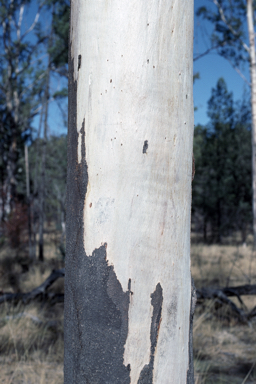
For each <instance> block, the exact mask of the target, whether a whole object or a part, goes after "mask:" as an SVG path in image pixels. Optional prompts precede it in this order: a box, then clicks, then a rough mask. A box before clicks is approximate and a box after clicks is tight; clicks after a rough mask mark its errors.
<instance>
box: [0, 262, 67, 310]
mask: <svg viewBox="0 0 256 384" xmlns="http://www.w3.org/2000/svg"><path fill="white" fill-rule="evenodd" d="M64 276H65V270H64V268H62V269H54V270H53V271H52V272H51V274H50V276H48V277H47V279H46V280H45V281H44V282H43V283H42V284H41V285H39V287H37V288H34V289H33V290H32V291H30V292H26V293H21V292H18V293H10V292H6V293H3V294H2V295H1V296H0V304H2V303H6V302H13V303H17V302H20V301H21V302H23V304H28V303H29V302H30V301H31V300H35V299H38V300H47V301H49V300H50V301H51V302H52V301H54V300H55V302H57V301H58V302H59V301H63V300H64V295H63V294H62V295H61V296H60V294H55V293H53V292H47V290H48V288H50V286H51V285H52V284H53V283H54V282H55V281H56V280H57V279H59V278H60V277H64ZM57 298H59V300H57ZM56 300H57V301H56Z"/></svg>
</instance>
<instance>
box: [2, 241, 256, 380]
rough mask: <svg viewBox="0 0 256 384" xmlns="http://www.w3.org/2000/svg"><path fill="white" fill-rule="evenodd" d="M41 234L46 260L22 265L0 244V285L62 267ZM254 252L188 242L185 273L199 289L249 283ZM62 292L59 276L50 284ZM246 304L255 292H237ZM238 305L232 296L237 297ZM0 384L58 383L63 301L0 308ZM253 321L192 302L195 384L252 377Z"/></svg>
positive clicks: (37, 280)
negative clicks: (188, 267)
mask: <svg viewBox="0 0 256 384" xmlns="http://www.w3.org/2000/svg"><path fill="white" fill-rule="evenodd" d="M56 236H57V235H56V234H54V235H48V236H47V238H46V261H45V262H44V263H43V264H40V263H35V264H34V265H33V266H29V270H27V267H28V264H29V263H28V260H27V259H26V257H25V256H24V255H23V254H22V253H21V254H14V253H13V251H11V250H10V248H8V247H2V248H1V251H0V290H2V291H9V292H17V291H22V292H25V291H29V290H31V289H33V288H34V287H35V286H38V285H39V284H41V283H42V282H43V281H44V280H45V278H46V277H47V276H48V275H49V274H50V272H51V270H52V269H53V268H61V267H63V261H62V259H61V256H60V254H59V252H58V248H57V246H56V245H55V244H56V243H57V241H56V238H57V237H56ZM255 256H256V255H255V254H253V252H252V251H251V247H249V246H248V247H243V246H232V245H222V246H218V245H212V246H206V245H202V244H193V245H192V265H191V270H192V275H193V277H194V280H195V284H196V286H197V287H198V288H200V287H202V286H215V287H216V286H225V285H230V286H231V285H239V284H247V283H252V284H256V257H255ZM51 290H53V291H55V292H63V279H59V280H58V281H56V282H55V284H54V285H53V286H52V287H51ZM243 299H244V304H245V305H246V306H247V307H248V309H250V308H253V307H254V306H255V305H256V297H244V298H243ZM236 304H238V302H236ZM0 309H1V312H0V372H1V374H0V384H21V383H24V384H60V383H63V304H55V305H53V306H49V305H42V304H40V303H31V304H30V305H26V306H23V305H21V304H20V305H17V306H13V305H5V306H1V307H0ZM255 345H256V321H254V320H253V321H252V322H251V324H250V325H244V324H240V323H239V322H238V320H237V319H236V317H235V316H234V315H233V314H232V313H231V312H230V310H229V309H228V308H226V307H219V306H218V305H217V304H216V303H215V302H214V301H208V302H205V303H204V304H203V305H198V306H197V308H196V313H195V319H194V357H195V383H196V384H225V383H231V384H252V383H254V384H255V383H256V347H255Z"/></svg>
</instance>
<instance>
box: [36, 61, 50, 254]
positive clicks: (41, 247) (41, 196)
mask: <svg viewBox="0 0 256 384" xmlns="http://www.w3.org/2000/svg"><path fill="white" fill-rule="evenodd" d="M50 64H51V63H50V55H49V57H48V68H47V75H46V88H45V101H44V137H43V148H42V163H41V181H40V188H39V240H38V247H39V256H38V259H39V261H44V218H45V163H46V143H47V131H48V106H49V84H50Z"/></svg>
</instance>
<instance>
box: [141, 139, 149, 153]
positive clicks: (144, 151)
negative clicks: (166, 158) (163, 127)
mask: <svg viewBox="0 0 256 384" xmlns="http://www.w3.org/2000/svg"><path fill="white" fill-rule="evenodd" d="M147 150H148V140H145V141H144V144H143V148H142V153H147Z"/></svg>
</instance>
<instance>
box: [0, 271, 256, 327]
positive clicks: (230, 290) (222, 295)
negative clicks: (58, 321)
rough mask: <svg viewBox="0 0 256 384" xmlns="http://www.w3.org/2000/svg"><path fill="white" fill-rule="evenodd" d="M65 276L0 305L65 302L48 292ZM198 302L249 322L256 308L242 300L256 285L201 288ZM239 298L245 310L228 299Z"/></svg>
mask: <svg viewBox="0 0 256 384" xmlns="http://www.w3.org/2000/svg"><path fill="white" fill-rule="evenodd" d="M64 276H65V269H64V268H62V269H54V270H53V271H52V272H51V274H50V276H49V277H47V279H46V280H45V281H44V282H43V283H42V284H41V285H39V287H37V288H34V289H33V290H32V291H30V292H26V293H21V292H19V293H8V292H6V293H3V294H2V295H0V304H2V303H5V302H12V303H15V304H16V303H18V302H20V301H21V302H22V303H24V304H28V303H29V302H30V301H31V300H39V301H49V302H50V303H51V304H55V303H59V302H63V301H64V294H63V293H54V292H47V290H48V289H49V288H50V286H51V285H52V284H53V283H54V282H55V281H56V280H57V279H59V278H60V277H64ZM196 295H197V302H198V303H200V302H202V301H204V300H218V302H219V303H222V304H225V305H228V306H229V307H230V308H231V310H232V311H233V312H234V314H236V315H237V317H238V318H239V320H240V321H242V322H248V321H249V320H250V319H251V318H252V317H254V316H256V307H254V308H253V309H252V310H251V311H250V312H248V313H246V312H245V310H244V309H245V305H244V303H243V301H242V299H241V296H243V295H256V285H255V284H254V285H250V284H246V285H240V286H236V287H224V288H205V287H203V288H201V289H197V290H196ZM234 296H235V297H237V298H238V300H239V302H240V303H241V304H242V306H243V308H242V309H241V308H238V307H237V305H236V304H235V303H234V302H233V301H232V300H230V299H229V298H228V297H234Z"/></svg>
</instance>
